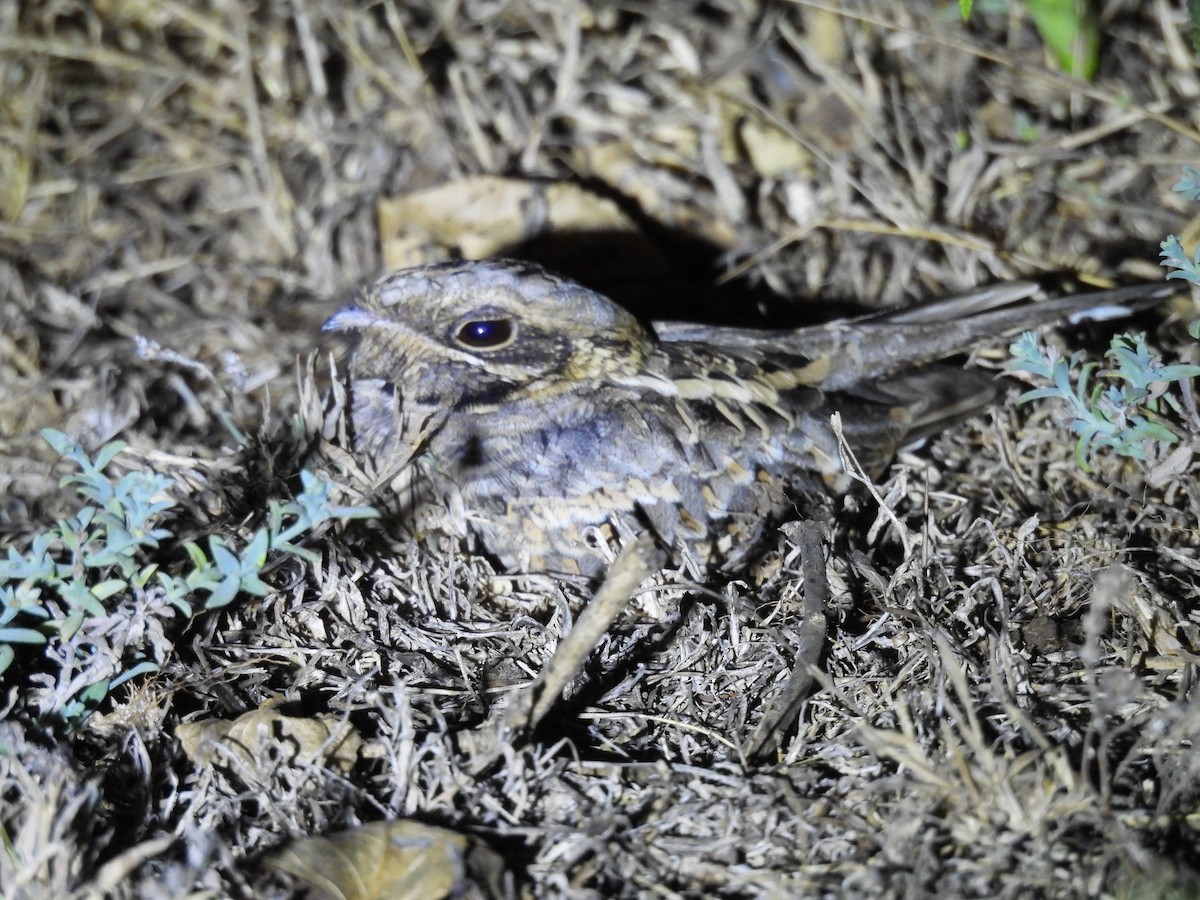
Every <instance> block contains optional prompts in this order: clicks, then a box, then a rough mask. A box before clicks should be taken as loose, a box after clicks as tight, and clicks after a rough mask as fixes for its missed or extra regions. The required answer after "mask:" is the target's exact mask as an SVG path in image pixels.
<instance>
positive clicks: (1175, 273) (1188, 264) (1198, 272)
mask: <svg viewBox="0 0 1200 900" xmlns="http://www.w3.org/2000/svg"><path fill="white" fill-rule="evenodd" d="M1174 190H1175V192H1176V193H1177V194H1182V195H1183V196H1184V197H1186V198H1187V199H1188V200H1200V169H1195V168H1193V167H1192V166H1184V167H1183V178H1181V179H1179V181H1178V182H1177V183H1176V184H1175V187H1174ZM1161 246H1162V254H1161V255H1162V265H1163V266H1165V267H1166V268H1167V269H1170V270H1172V271H1170V272H1168V273H1167V278H1181V279H1183V280H1184V281H1187V282H1188V283H1189V284H1192V285H1195V286H1198V287H1200V247H1197V248H1196V250H1195V252H1194V253H1193V254H1192V255H1191V256H1188V254H1187V251H1186V250H1184V249H1183V244H1182V243H1181V242H1180V240H1179V238H1178V237H1176V236H1175V235H1173V234H1172V235H1170V236H1169V237H1168V238H1167V239H1166V240H1165V241H1163V242H1162V245H1161ZM1188 334H1190V335H1191V336H1192V337H1194V338H1198V339H1200V318H1198V319H1196V320H1195V321H1193V322H1192V324H1191V325H1189V326H1188Z"/></svg>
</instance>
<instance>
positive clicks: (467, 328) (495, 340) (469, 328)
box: [454, 319, 513, 349]
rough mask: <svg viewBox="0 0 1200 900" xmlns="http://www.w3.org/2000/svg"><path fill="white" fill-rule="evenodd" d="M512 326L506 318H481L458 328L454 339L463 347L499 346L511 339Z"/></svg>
mask: <svg viewBox="0 0 1200 900" xmlns="http://www.w3.org/2000/svg"><path fill="white" fill-rule="evenodd" d="M512 337H513V326H512V322H510V321H509V320H508V319H481V320H480V321H478V322H468V323H467V324H466V325H464V326H463V327H462V328H460V329H458V334H456V335H455V336H454V339H455V340H456V341H458V342H459V343H460V344H462V345H463V346H464V347H478V348H481V349H482V348H493V347H501V346H503V345H504V344H507V343H508V342H509V341H511V340H512Z"/></svg>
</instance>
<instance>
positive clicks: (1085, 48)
mask: <svg viewBox="0 0 1200 900" xmlns="http://www.w3.org/2000/svg"><path fill="white" fill-rule="evenodd" d="M1021 5H1022V6H1024V7H1025V11H1026V12H1028V13H1029V17H1030V18H1031V19H1033V24H1034V26H1035V27H1036V28H1037V30H1038V34H1039V35H1041V38H1042V41H1044V42H1045V44H1046V47H1047V48H1048V49H1049V50H1050V52H1051V53H1052V54H1053V55H1054V60H1055V62H1057V63H1058V65H1059V68H1061V69H1062V70H1063V71H1064V72H1066V73H1068V74H1070V75H1074V76H1076V77H1078V78H1083V79H1085V80H1087V81H1091V80H1092V78H1093V77H1095V75H1096V65H1097V64H1098V63H1099V61H1100V30H1099V27H1098V26H1097V23H1096V13H1095V10H1094V9H1093V8H1092V3H1091V2H1090V0H1022V3H1021ZM974 6H975V4H974V0H958V11H959V14H960V15H962V17H963V20H964V21H965V20H966V19H969V18H970V17H971V12H972V10H973V8H974Z"/></svg>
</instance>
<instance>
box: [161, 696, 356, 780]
mask: <svg viewBox="0 0 1200 900" xmlns="http://www.w3.org/2000/svg"><path fill="white" fill-rule="evenodd" d="M175 736H176V737H177V738H178V739H179V742H180V743H181V744H182V745H183V750H184V752H185V753H186V754H187V755H188V758H189V759H191V760H192V761H193V762H195V763H196V765H198V766H212V765H217V764H224V765H228V764H229V762H231V761H232V762H234V763H235V764H236V765H237V767H238V774H239V775H242V776H243V777H246V776H249V777H252V778H258V779H262V778H265V777H266V776H267V775H269V774H270V773H269V772H261V771H259V768H260V762H261V761H262V760H266V759H272V760H278V759H279V757H281V756H282V757H283V758H285V759H288V760H290V761H292V762H294V763H297V764H299V765H312V764H314V763H319V764H321V765H324V766H327V767H329V768H330V769H334V770H336V771H339V772H349V771H350V770H351V769H352V768H353V767H354V764H355V762H356V761H357V760H358V754H359V752H360V750H361V749H362V738H361V737H359V735H358V732H357V731H355V729H354V727H353V726H352V725H351V724H350V723H349V722H347V721H345V720H344V719H343V718H342V717H341V716H336V715H331V714H323V715H318V716H312V717H310V718H301V717H298V716H285V715H282V714H280V713H278V712H276V711H274V710H272V709H256V710H254V711H252V712H248V713H245V714H244V715H241V716H239V717H238V718H237V719H235V720H234V721H232V722H229V721H225V720H222V719H209V720H207V721H203V722H185V723H183V724H181V725H179V727H177V728H176V729H175ZM271 750H276V751H277V752H275V753H274V754H271V753H270V751H271Z"/></svg>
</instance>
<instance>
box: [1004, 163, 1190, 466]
mask: <svg viewBox="0 0 1200 900" xmlns="http://www.w3.org/2000/svg"><path fill="white" fill-rule="evenodd" d="M1174 190H1175V191H1176V192H1178V193H1180V194H1182V195H1183V196H1184V197H1187V198H1188V199H1189V200H1200V169H1195V168H1193V167H1191V166H1185V167H1184V173H1183V178H1182V179H1180V181H1179V182H1178V183H1177V184H1176V185H1175V186H1174ZM1161 246H1162V257H1163V259H1162V265H1163V266H1165V267H1166V268H1167V269H1169V270H1172V271H1170V272H1168V274H1167V278H1182V279H1184V280H1185V281H1188V282H1190V283H1191V284H1193V285H1200V250H1197V252H1196V253H1195V254H1193V255H1192V256H1190V257H1189V256H1188V254H1187V253H1186V252H1185V250H1184V249H1183V245H1182V244H1181V243H1180V241H1179V238H1177V237H1175V236H1174V235H1171V236H1170V237H1168V238H1167V239H1166V240H1165V241H1163V242H1162V245H1161ZM1188 333H1189V334H1191V335H1192V337H1200V319H1197V320H1196V321H1194V322H1192V323H1191V325H1190V326H1189V327H1188ZM1009 349H1010V352H1011V353H1012V355H1013V356H1014V357H1015V358H1016V361H1015V362H1014V363H1012V368H1013V369H1016V370H1017V371H1021V372H1029V373H1031V374H1033V375H1036V376H1039V377H1041V378H1045V379H1046V380H1048V381H1049V382H1050V386H1048V387H1039V388H1035V389H1033V390H1031V391H1026V392H1025V393H1024V394H1022V395H1021V397H1020V399H1021V401H1022V402H1025V401H1028V400H1037V399H1041V398H1044V397H1054V398H1057V399H1060V400H1062V401H1064V402H1065V403H1066V404H1067V405H1068V406H1069V407H1070V410H1071V413H1072V414H1073V416H1074V418H1073V420H1072V422H1071V430H1072V431H1073V432H1075V433H1076V434H1078V435H1079V440H1078V442H1077V443H1076V445H1075V456H1076V459H1078V461H1079V465H1080V467H1081V468H1082V469H1084V471H1087V470H1088V459H1089V458H1090V456H1091V454H1092V452H1093V451H1095V450H1096V449H1098V448H1101V447H1107V448H1109V449H1111V450H1112V451H1114V452H1115V453H1118V454H1120V455H1122V456H1131V457H1134V458H1136V459H1145V458H1146V456H1147V454H1146V447H1147V445H1148V442H1150V443H1153V442H1158V443H1164V444H1173V443H1175V442H1177V441H1178V440H1179V437H1180V436H1179V430H1178V429H1179V428H1180V427H1181V426H1180V425H1178V424H1176V422H1177V420H1179V419H1181V418H1182V416H1183V410H1182V408H1181V407H1180V404H1179V401H1178V399H1176V397H1175V394H1174V393H1173V392H1172V385H1173V384H1176V383H1179V382H1182V381H1185V380H1187V379H1191V378H1195V377H1196V376H1197V375H1200V366H1191V365H1164V364H1163V361H1162V359H1161V358H1160V357H1159V356H1158V354H1156V353H1153V352H1152V351H1151V350H1150V349H1149V347H1147V346H1146V336H1145V335H1144V334H1136V335H1128V334H1120V335H1117V336H1116V337H1114V338H1113V339H1112V343H1111V344H1110V346H1109V348H1108V351H1107V352H1106V353H1105V359H1106V360H1107V362H1108V365H1106V366H1103V367H1101V366H1100V365H1099V364H1098V363H1096V362H1085V360H1084V354H1083V353H1082V352H1076V353H1073V354H1071V357H1070V359H1064V358H1063V357H1062V356H1061V355H1060V354H1059V353H1058V351H1057V350H1055V349H1054V348H1053V347H1045V346H1043V345H1042V343H1041V341H1040V340H1039V339H1038V337H1037V335H1035V334H1033V333H1031V332H1027V333H1026V334H1023V335H1021V337H1020V338H1019V339H1018V340H1017V341H1016V342H1015V343H1014V344H1013V345H1012V346H1011V347H1010V348H1009ZM1072 371H1078V373H1079V374H1078V376H1075V378H1074V380H1073V379H1072V374H1071V373H1072Z"/></svg>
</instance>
